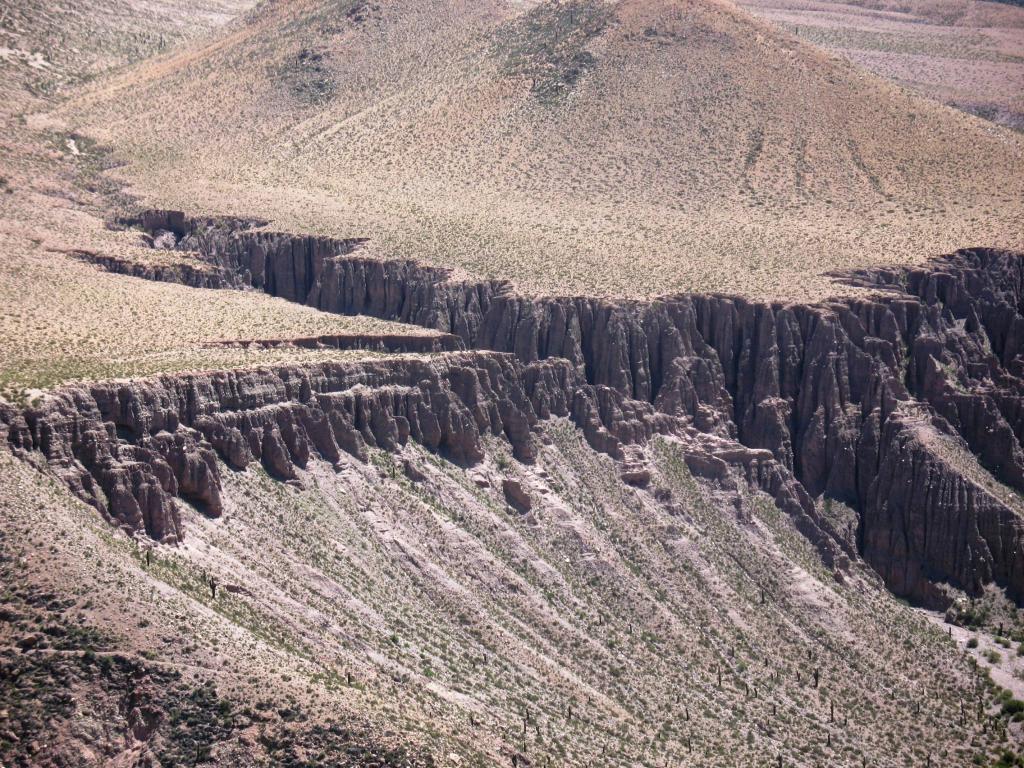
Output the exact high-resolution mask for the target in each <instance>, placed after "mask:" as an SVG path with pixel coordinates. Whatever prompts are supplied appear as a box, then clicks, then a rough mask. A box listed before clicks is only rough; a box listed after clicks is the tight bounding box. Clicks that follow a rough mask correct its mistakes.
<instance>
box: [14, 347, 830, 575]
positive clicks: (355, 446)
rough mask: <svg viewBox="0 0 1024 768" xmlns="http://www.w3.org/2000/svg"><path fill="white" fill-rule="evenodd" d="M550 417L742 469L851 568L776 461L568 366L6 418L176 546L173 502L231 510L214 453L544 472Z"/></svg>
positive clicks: (122, 401) (121, 521)
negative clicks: (495, 450) (485, 440)
mask: <svg viewBox="0 0 1024 768" xmlns="http://www.w3.org/2000/svg"><path fill="white" fill-rule="evenodd" d="M552 417H564V418H568V419H571V420H572V422H573V423H575V424H576V425H577V426H578V427H579V428H580V429H581V431H582V433H583V435H584V437H585V438H586V440H587V441H588V443H589V444H590V445H591V446H592V447H593V448H595V449H596V450H599V451H602V452H605V453H608V454H610V455H611V456H613V457H615V458H619V459H621V458H623V452H622V444H623V443H637V442H643V441H646V440H647V439H649V438H650V437H652V436H653V435H655V434H658V433H662V434H671V435H674V436H675V437H676V438H677V439H679V440H682V441H683V442H684V444H685V445H686V447H687V448H686V449H687V454H686V456H687V462H688V463H689V464H691V465H692V468H693V469H694V471H695V473H696V474H700V475H703V476H707V477H710V478H713V479H716V480H719V481H722V482H725V483H731V482H734V481H733V480H732V473H733V472H735V473H736V474H737V475H739V476H741V477H743V478H745V479H746V480H747V481H748V482H750V483H751V484H753V485H755V486H756V487H759V488H762V489H763V490H765V491H766V492H768V493H769V494H771V495H772V496H773V497H774V498H775V499H776V501H777V503H778V504H779V506H780V507H782V508H783V509H784V510H786V511H787V512H789V514H791V515H792V516H793V517H794V519H796V520H797V522H798V524H799V525H800V526H801V529H802V530H804V532H805V533H806V534H807V535H808V536H809V537H810V538H811V539H812V540H813V541H815V542H817V543H818V545H819V547H820V548H821V550H822V553H823V555H824V556H825V558H826V560H828V561H829V562H832V563H837V562H838V563H840V564H841V563H842V562H844V560H843V558H844V555H843V554H842V553H841V551H840V548H839V547H838V546H837V545H836V544H835V536H834V532H831V531H828V530H826V528H827V523H826V522H825V521H823V520H822V519H821V518H820V516H819V515H818V514H817V511H816V510H815V507H814V504H813V503H812V502H811V500H810V498H809V497H808V496H807V494H806V493H804V492H803V489H802V488H800V486H799V484H797V483H796V482H795V481H793V479H792V478H791V477H790V476H789V474H788V473H787V472H786V471H785V470H784V468H782V467H781V466H780V465H779V464H778V462H776V461H775V460H774V458H773V457H772V456H771V455H770V454H769V453H768V452H767V451H756V450H750V449H747V448H745V447H743V446H740V445H738V444H736V443H735V442H733V441H730V440H727V439H723V438H717V437H714V436H709V435H704V434H701V433H699V432H697V431H696V430H693V429H692V428H691V427H690V426H689V425H688V424H687V423H685V422H684V421H683V420H680V419H676V418H673V417H671V416H668V415H666V414H661V413H658V412H656V411H655V410H654V408H653V407H652V406H651V405H650V404H649V403H644V402H638V401H630V400H628V399H627V398H624V397H623V396H622V395H621V394H620V393H618V392H616V391H615V390H612V389H610V388H607V387H601V386H593V385H589V384H587V383H586V382H584V381H582V380H581V379H580V378H579V376H578V374H577V372H576V370H575V369H574V368H573V367H572V366H571V365H570V364H569V363H568V362H567V361H565V360H560V359H552V360H546V361H541V362H534V363H530V364H524V363H522V362H521V361H519V360H518V359H516V358H515V357H513V356H511V355H506V354H496V353H486V352H474V353H456V354H446V355H440V356H438V357H436V358H434V359H425V358H401V359H393V360H373V361H362V362H353V363H322V364H312V365H302V366H289V365H281V366H275V367H268V368H259V369H252V370H238V371H224V372H217V373H210V374H200V375H192V374H190V375H165V376H160V377H156V378H152V379H142V380H134V381H120V382H104V383H99V384H94V385H91V386H88V387H85V386H81V387H65V388H63V389H60V390H58V391H56V392H54V393H52V394H50V395H48V396H46V398H45V399H44V400H43V402H42V403H40V404H39V405H36V406H34V407H30V408H27V409H24V410H18V409H16V408H13V407H10V406H4V407H0V431H4V432H6V433H7V435H6V436H7V440H8V442H9V444H10V445H11V447H12V448H13V449H14V450H15V451H16V452H17V453H20V454H21V455H23V456H25V457H30V458H31V457H32V456H39V457H40V458H42V459H44V460H45V461H46V463H47V465H48V466H49V467H50V469H52V470H53V471H54V472H55V473H56V474H57V475H58V476H59V477H61V478H62V479H63V480H64V481H65V482H66V483H67V485H68V486H69V487H70V488H71V489H72V490H73V491H74V492H75V493H76V494H77V495H78V496H79V497H80V498H82V499H83V500H84V501H86V502H88V503H90V504H92V505H93V506H95V507H96V508H97V509H98V510H99V511H100V512H101V513H102V514H104V515H105V516H107V517H108V518H109V519H110V520H111V521H112V522H115V523H116V524H118V525H120V526H122V527H123V528H125V529H126V530H127V531H129V532H135V531H145V533H146V534H148V535H149V536H151V537H153V538H154V539H157V540H160V541H165V542H173V541H176V540H179V539H180V538H181V536H182V527H181V520H180V516H179V513H178V508H177V505H176V503H175V497H181V498H184V499H186V500H188V501H190V502H192V503H193V504H195V506H196V507H197V508H199V509H200V510H201V511H203V512H204V513H205V514H207V515H210V516H214V517H215V516H218V515H219V514H220V511H221V501H220V478H219V471H218V464H217V461H216V459H217V457H220V458H221V459H222V460H223V461H224V462H225V463H226V464H227V465H228V466H229V467H231V468H233V469H242V468H244V467H246V466H247V465H249V464H250V463H251V462H254V461H258V462H261V463H262V464H263V466H264V467H265V468H266V469H267V471H268V472H269V473H270V474H271V475H273V476H274V477H277V478H278V479H281V480H285V481H287V480H294V479H295V477H296V472H295V470H296V467H304V466H305V465H306V463H307V462H308V461H309V459H310V457H311V456H313V455H316V456H319V457H320V458H322V459H324V460H326V461H328V462H331V463H337V462H338V461H339V459H340V457H341V454H342V452H345V453H347V454H350V455H353V456H356V457H357V458H359V459H361V460H364V461H365V460H366V458H367V448H368V447H376V448H381V449H384V450H387V451H397V450H400V449H401V447H402V446H403V445H404V444H405V443H406V442H407V441H408V440H410V439H411V440H414V441H416V442H417V443H419V444H421V445H422V446H424V447H426V448H427V449H429V450H431V451H436V452H439V453H442V454H443V455H445V456H446V457H448V458H450V459H451V460H453V461H455V462H458V463H461V464H464V465H471V464H474V463H476V462H478V461H480V460H481V459H482V458H483V456H484V453H483V447H482V444H481V438H482V437H483V436H484V435H487V434H493V435H503V436H504V437H505V438H507V439H508V441H509V443H510V444H511V446H512V451H513V454H514V456H515V457H516V458H517V459H519V460H520V461H523V462H532V461H533V460H534V459H535V456H536V444H535V439H534V437H533V431H532V428H533V427H534V425H535V424H536V423H537V422H538V420H540V419H547V418H552Z"/></svg>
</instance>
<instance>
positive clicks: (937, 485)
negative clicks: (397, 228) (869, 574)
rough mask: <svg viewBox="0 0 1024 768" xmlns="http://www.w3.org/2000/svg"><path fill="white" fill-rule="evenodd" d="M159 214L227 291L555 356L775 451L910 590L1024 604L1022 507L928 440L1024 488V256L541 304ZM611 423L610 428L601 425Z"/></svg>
mask: <svg viewBox="0 0 1024 768" xmlns="http://www.w3.org/2000/svg"><path fill="white" fill-rule="evenodd" d="M152 216H153V217H154V218H155V219H157V220H159V223H160V224H161V225H166V226H161V228H162V229H166V230H168V231H173V232H175V235H176V236H177V237H179V238H180V239H179V241H178V242H179V245H180V247H184V248H189V249H195V250H198V251H199V252H200V253H202V254H203V256H204V258H205V259H206V260H208V262H209V263H210V264H211V266H213V267H215V268H216V269H219V270H222V271H223V273H224V274H225V275H233V276H234V277H232V278H231V280H232V281H233V282H234V284H244V285H246V286H250V287H253V288H258V289H261V290H265V291H268V292H270V293H272V294H274V295H278V296H283V297H285V298H289V299H292V300H295V301H300V302H302V303H305V304H308V305H310V306H314V307H317V308H320V309H322V310H325V311H332V312H341V313H353V314H354V313H359V314H368V315H373V316H376V317H380V318H385V319H389V320H397V321H401V322H407V323H413V324H417V325H420V326H424V327H429V328H433V329H436V330H440V331H443V332H446V333H451V334H454V335H455V336H458V337H459V338H460V339H462V341H463V342H464V343H465V344H466V345H467V346H468V347H471V348H475V349H486V350H494V351H499V352H509V353H512V354H513V355H514V356H515V357H516V359H517V360H519V361H520V362H521V363H525V364H532V363H535V362H536V361H543V360H553V359H562V360H565V361H567V363H565V365H566V366H567V368H566V369H565V370H566V371H571V373H572V376H573V377H574V378H573V381H574V382H577V383H578V384H580V385H586V386H590V387H592V388H596V389H595V390H594V391H600V392H606V393H614V395H615V397H616V398H618V401H617V402H618V403H620V404H621V403H630V404H634V405H631V406H630V407H633V408H635V407H636V406H635V404H638V403H642V404H646V405H649V406H650V407H651V414H653V415H657V414H661V415H664V416H667V417H670V418H672V419H676V420H680V419H682V420H685V422H686V423H687V424H688V425H692V427H693V428H695V429H696V430H699V431H701V432H704V433H707V434H709V435H715V436H718V437H720V438H723V439H726V440H729V441H732V440H738V441H739V443H741V444H743V445H744V446H746V447H748V448H750V449H764V450H766V451H768V452H770V454H771V456H772V457H773V458H774V460H775V464H776V465H777V466H779V467H781V468H783V470H784V471H785V472H786V473H787V474H788V475H789V476H790V477H792V478H795V479H796V480H797V481H799V485H800V486H801V493H805V495H808V496H810V497H819V496H821V495H825V496H826V497H829V498H833V499H837V500H841V501H843V502H845V503H847V504H849V505H850V506H851V507H853V508H854V509H855V510H857V511H858V514H859V519H860V523H859V528H858V531H857V532H856V540H857V542H858V547H859V549H860V552H861V554H863V556H864V557H865V559H867V560H868V561H869V562H870V563H871V564H872V565H873V566H874V567H875V568H876V569H877V570H878V571H879V573H881V574H882V575H883V577H885V579H886V581H887V583H888V584H889V585H890V587H892V588H893V589H894V590H895V591H896V592H898V593H900V594H904V595H907V596H910V597H915V598H918V599H922V600H926V601H929V602H933V603H940V602H941V600H942V598H941V596H940V595H939V593H938V592H936V589H935V586H934V585H935V584H937V583H942V582H949V583H951V584H953V585H955V586H958V587H962V588H964V589H967V590H969V591H973V592H977V591H978V590H979V589H980V588H981V586H982V585H983V584H985V583H988V582H990V581H995V582H996V583H998V584H1000V585H1001V586H1004V587H1006V588H1007V589H1008V590H1009V591H1010V592H1011V594H1013V595H1014V596H1015V597H1016V598H1017V599H1018V600H1020V599H1024V525H1022V519H1021V516H1020V510H1019V506H1020V505H1019V504H1017V503H1016V502H1015V500H1014V499H1013V498H1008V497H1006V496H1005V495H1001V494H999V493H995V492H993V491H992V490H991V489H990V488H989V487H987V485H986V483H985V482H984V478H982V479H980V480H979V479H978V477H977V476H976V473H975V471H974V470H975V469H976V467H971V466H966V467H965V466H962V465H961V464H960V463H958V462H957V461H954V460H952V459H951V458H950V457H949V456H946V455H942V454H941V453H939V452H937V451H936V448H935V446H936V445H937V444H939V443H940V442H941V441H936V440H934V439H930V438H929V435H930V434H932V433H934V434H937V435H944V436H946V438H948V439H949V440H952V441H953V442H954V443H957V442H962V443H963V444H964V445H965V446H966V447H967V448H969V449H970V450H971V451H973V452H974V454H975V455H976V456H977V457H978V459H979V461H980V462H981V464H982V465H983V466H984V467H985V468H986V469H987V471H988V472H990V473H991V474H992V476H994V477H995V478H996V479H997V480H998V481H999V482H1001V483H1004V484H1005V485H1007V486H1009V487H1011V488H1014V489H1016V490H1017V491H1024V451H1022V447H1021V445H1022V440H1024V405H1022V397H1024V378H1022V377H1024V357H1022V345H1024V341H1022V339H1024V260H1022V258H1021V257H1020V256H1019V255H1016V254H1009V253H1005V252H999V251H991V250H972V251H961V252H958V253H957V254H954V255H953V256H950V257H946V258H944V259H941V260H936V261H934V262H932V263H930V264H929V265H927V266H925V267H914V268H905V269H887V270H870V271H864V272H859V273H855V274H850V275H846V276H845V277H844V278H843V279H845V280H846V281H849V282H853V283H856V284H858V285H862V286H865V287H870V288H872V289H874V291H875V295H873V296H870V297H865V298H845V299H842V300H835V301H830V302H823V303H820V304H811V305H794V304H782V303H766V302H751V301H747V300H744V299H741V298H735V297H728V296H718V295H711V296H686V295H683V296H673V297H666V298H663V299H658V300H654V301H647V302H639V301H627V302H611V301H606V300H602V299H594V298H586V297H566V298H536V299H535V298H528V297H523V296H518V295H515V294H514V293H513V292H512V291H511V289H510V287H509V286H508V285H507V284H505V283H503V282H500V281H481V282H465V281H453V280H449V279H448V273H447V272H446V271H445V270H442V269H436V268H431V267H425V266H423V265H419V264H416V263H415V262H412V261H408V260H392V261H380V260H376V259H371V258H364V257H360V256H359V253H358V250H357V246H358V244H359V241H355V240H343V241H338V240H329V239H326V238H311V237H296V236H290V235H283V234H275V233H267V232H262V231H257V230H254V229H253V228H252V227H250V226H248V225H239V224H238V222H235V221H226V220H189V219H186V218H184V217H179V215H178V214H169V213H167V212H160V213H159V214H153V215H152ZM524 375H527V376H528V375H529V374H524ZM555 389H557V387H556V388H555ZM545 397H550V398H555V399H557V397H558V396H557V395H556V394H555V392H554V391H553V390H552V391H548V392H547V394H546V395H545ZM599 401H600V398H596V399H595V400H593V403H598V404H599ZM589 407H590V408H591V409H593V408H595V407H596V406H595V405H594V404H591V405H590V406H589ZM569 410H570V409H569V408H568V406H563V407H562V410H561V411H557V412H556V413H559V414H561V413H564V412H569ZM617 418H618V416H617V415H616V414H614V413H603V414H601V415H600V419H599V420H600V421H601V423H602V424H603V426H604V428H605V429H606V430H607V429H608V428H609V427H611V426H614V425H615V421H616V419H617ZM577 421H578V423H583V421H581V420H580V419H577ZM640 438H642V435H636V436H631V437H630V438H629V439H631V440H632V439H640ZM590 439H592V441H593V439H594V438H593V435H591V436H590ZM982 474H984V473H982ZM906 489H914V490H913V492H910V491H907V490H906ZM922 489H923V490H922ZM933 489H938V490H935V492H933ZM923 491H927V492H923ZM804 506H806V505H804ZM952 531H955V532H956V535H952V534H950V535H946V534H947V533H948V532H952ZM940 532H942V535H939V533H940Z"/></svg>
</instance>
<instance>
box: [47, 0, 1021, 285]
mask: <svg viewBox="0 0 1024 768" xmlns="http://www.w3.org/2000/svg"><path fill="white" fill-rule="evenodd" d="M59 118H60V120H62V121H63V123H62V124H63V125H64V126H65V127H66V128H68V129H72V128H74V129H80V130H84V131H87V132H88V133H89V134H90V135H92V136H94V137H95V138H97V139H99V140H101V141H102V142H105V143H109V144H110V145H111V146H113V147H114V148H115V149H116V152H117V156H118V157H119V158H122V159H123V160H125V161H127V162H128V163H129V166H128V167H127V168H126V170H125V174H124V177H125V178H126V179H130V180H131V182H132V184H133V188H134V189H135V190H136V191H137V192H139V193H140V194H142V195H143V196H144V197H146V199H147V200H149V201H150V202H154V203H159V204H161V206H162V207H163V206H166V207H176V208H183V209H186V210H200V211H204V212H221V213H234V214H237V215H244V216H259V217H261V218H267V219H272V220H274V221H275V223H276V224H277V225H278V226H280V227H283V228H285V229H290V230H292V231H315V232H318V233H324V234H336V235H342V236H367V237H370V238H371V239H372V241H373V242H374V244H375V247H376V248H377V249H379V251H380V252H381V253H382V254H385V255H392V256H394V255H400V256H405V257H413V258H419V259H425V260H427V261H430V262H433V263H437V264H443V265H445V266H455V267H459V268H462V269H465V270H466V271H468V272H470V273H471V274H474V275H476V276H485V277H505V278H510V279H513V280H514V281H515V282H516V284H517V285H518V287H519V288H520V289H521V290H523V291H527V292H553V293H559V294H565V293H569V294H576V293H584V294H615V295H633V296H639V295H651V294H660V293H665V292H668V291H672V290H681V289H694V290H718V291H729V292H739V293H744V294H749V295H757V296H780V297H787V298H808V297H815V296H821V295H822V294H824V293H828V292H831V291H835V290H836V288H835V286H834V285H832V284H830V283H829V282H828V281H827V279H825V278H823V277H822V275H823V273H825V272H827V271H829V270H832V269H835V268H839V267H848V266H853V265H856V266H864V265H869V264H874V263H893V262H909V261H919V260H921V259H923V258H926V257H928V256H930V255H936V254H938V253H942V252H949V251H951V250H953V249H955V248H957V247H963V246H967V245H971V246H977V245H986V246H1002V247H1020V246H1022V245H1024V242H1022V241H1021V235H1020V233H1021V231H1024V226H1022V223H1024V222H1022V210H1021V199H1022V193H1024V181H1022V179H1024V156H1022V147H1024V143H1022V139H1021V137H1020V136H1019V135H1016V134H1014V133H1012V132H1009V131H1006V130H1003V129H999V128H996V127H994V126H993V125H992V124H990V123H987V122H983V121H979V120H977V119H974V118H971V117H969V116H966V115H964V114H962V113H959V112H956V111H953V110H950V109H948V108H945V107H942V106H939V105H937V104H935V103H934V102H931V101H928V100H924V99H921V98H917V97H915V96H913V95H911V94H909V93H908V92H906V91H903V90H901V89H900V88H898V87H897V86H894V85H892V84H889V83H887V82H884V81H881V80H879V79H877V78H875V77H873V76H871V75H868V74H866V73H864V72H862V71H858V70H856V69H854V68H853V67H851V66H850V65H848V64H845V63H843V62H838V61H835V60H833V59H831V58H830V57H828V56H827V55H825V54H823V53H821V52H818V51H816V50H815V49H812V48H809V47H808V46H806V45H804V44H802V43H799V42H796V41H795V40H793V39H790V38H788V37H786V36H784V35H783V34H781V33H779V32H777V31H774V30H773V29H771V28H770V27H768V26H766V25H764V24H762V23H760V22H757V21H755V20H754V19H753V18H752V17H750V16H748V15H747V14H745V13H744V12H742V11H740V10H738V9H736V8H734V7H731V6H727V5H725V4H721V3H716V2H711V1H710V0H700V1H699V2H668V1H667V0H643V1H641V0H629V1H628V2H617V3H605V2H598V0H586V2H573V3H541V4H539V5H535V6H522V5H518V4H507V3H498V2H495V3H490V4H488V3H483V4H481V3H471V4H466V5H452V4H450V3H447V2H439V1H438V0H416V1H415V2H403V3H394V2H384V3H380V4H374V5H366V4H361V3H357V2H349V3H343V4H336V3H329V4H328V3H319V2H316V0H303V2H298V3H287V4H268V5H266V6H261V8H260V9H259V10H258V11H257V12H256V13H255V15H253V16H252V17H251V18H250V19H249V23H247V24H245V25H243V26H240V27H238V28H236V29H235V31H233V32H232V33H231V34H229V35H226V36H223V37H221V38H220V39H218V40H217V41H216V42H215V43H213V44H211V45H209V46H207V47H205V48H203V49H201V50H190V51H188V52H186V53H183V54H181V55H179V56H176V57H170V58H168V59H163V60H160V61H157V62H154V63H151V64H146V65H143V66H141V67H139V68H136V69H133V70H131V71H130V72H127V73H125V74H124V75H123V76H121V77H117V78H114V79H113V80H112V81H110V82H106V83H104V84H103V85H102V86H100V87H97V88H96V89H94V90H93V91H92V93H90V94H89V95H87V96H85V97H83V98H81V99H79V100H77V101H76V102H75V103H74V104H73V105H72V106H70V107H69V108H68V109H65V110H62V111H61V113H60V115H59Z"/></svg>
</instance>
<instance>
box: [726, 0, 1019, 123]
mask: <svg viewBox="0 0 1024 768" xmlns="http://www.w3.org/2000/svg"><path fill="white" fill-rule="evenodd" d="M740 5H741V6H743V7H744V8H746V9H747V10H749V11H751V12H752V13H754V14H756V15H758V16H760V17H761V18H763V19H766V20H768V21H771V22H772V23H773V24H775V25H777V26H778V27H779V28H780V29H782V30H784V31H786V32H788V33H790V34H793V35H795V36H797V37H799V38H800V39H802V40H805V41H807V42H809V43H812V44H814V45H816V46H819V47H821V48H824V49H825V50H828V51H831V52H833V53H835V54H837V55H839V56H842V57H844V58H846V59H848V60H849V61H851V62H853V63H854V64H856V65H857V66H860V67H863V68H864V69H866V70H868V71H870V72H874V73H875V74H878V75H881V76H883V77H886V78H889V79H892V80H895V81H896V82H898V83H900V84H901V85H903V86H905V87H907V88H909V89H911V90H913V91H916V92H918V93H922V94H924V95H926V96H930V97H932V98H934V99H937V100H939V101H941V102H943V103H945V104H949V105H951V106H954V107H957V108H959V109H962V110H964V111H966V112H970V113H971V114H975V115H978V116H979V117H984V118H985V119H987V120H992V121H993V122H996V123H999V124H1001V125H1006V126H1008V127H1010V128H1014V129H1016V130H1018V131H1019V130H1024V6H1021V5H1020V4H1019V3H1012V2H989V0H937V1H936V0H860V1H859V2H857V1H855V2H849V3H845V2H832V1H831V0H824V2H808V1H807V0H754V1H753V2H742V3H740Z"/></svg>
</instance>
